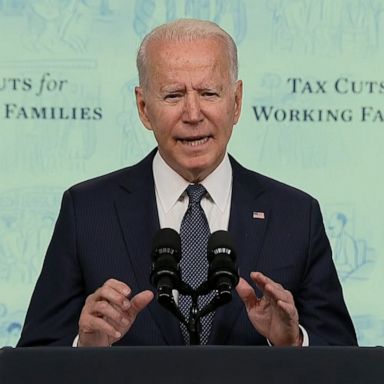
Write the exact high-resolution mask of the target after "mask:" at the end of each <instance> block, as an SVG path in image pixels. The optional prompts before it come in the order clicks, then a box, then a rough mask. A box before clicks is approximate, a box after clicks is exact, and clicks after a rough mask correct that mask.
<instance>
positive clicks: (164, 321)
mask: <svg viewBox="0 0 384 384" xmlns="http://www.w3.org/2000/svg"><path fill="white" fill-rule="evenodd" d="M155 153H156V151H153V152H152V153H151V154H150V155H148V156H147V157H146V158H145V159H144V160H143V161H142V162H140V163H139V164H137V165H136V166H134V167H132V168H130V169H128V171H127V174H126V176H125V178H124V179H122V181H121V183H120V189H119V192H118V194H117V196H116V198H115V206H116V211H117V215H118V219H119V222H120V225H121V229H122V233H123V236H124V240H125V244H126V247H127V250H128V257H129V258H130V261H131V264H132V269H133V271H134V274H135V277H136V281H137V285H138V289H139V291H143V290H145V289H150V290H152V291H153V287H152V286H151V284H150V281H149V274H150V268H151V258H150V254H151V246H152V238H153V236H154V234H155V232H156V231H157V230H159V229H160V224H159V219H158V213H157V207H156V196H155V187H154V180H153V173H152V161H153V157H154V154H155ZM148 309H149V311H150V313H151V315H152V318H153V321H154V322H155V323H156V324H157V326H158V328H159V329H160V331H161V333H162V335H163V337H164V339H165V342H166V343H168V344H172V345H174V344H181V343H182V336H181V332H180V329H179V324H178V322H177V320H176V319H174V317H173V315H172V314H170V313H169V312H168V311H166V310H165V309H164V308H162V307H161V306H160V305H159V304H158V303H157V302H156V301H155V300H154V301H153V302H152V303H151V304H150V305H149V307H148Z"/></svg>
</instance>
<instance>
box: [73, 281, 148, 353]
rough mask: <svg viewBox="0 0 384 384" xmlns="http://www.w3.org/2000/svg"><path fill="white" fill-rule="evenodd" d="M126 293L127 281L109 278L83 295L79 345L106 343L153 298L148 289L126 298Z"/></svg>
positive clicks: (125, 328)
mask: <svg viewBox="0 0 384 384" xmlns="http://www.w3.org/2000/svg"><path fill="white" fill-rule="evenodd" d="M130 293H131V289H130V288H129V287H128V285H126V284H124V283H122V282H121V281H118V280H114V279H110V280H107V281H106V282H105V283H104V285H103V286H102V287H100V288H99V289H97V290H96V291H95V292H94V293H93V294H91V295H89V296H88V297H87V299H86V301H85V304H84V307H83V309H82V311H81V315H80V319H79V342H78V346H79V347H102V346H109V345H112V344H113V343H115V342H116V341H118V340H119V339H121V338H122V337H123V336H124V335H125V334H126V332H127V331H128V330H129V328H131V326H132V324H133V322H134V321H135V319H136V316H137V315H138V314H139V312H140V311H141V310H142V309H144V308H145V307H146V306H147V305H148V304H149V303H150V302H151V300H152V299H153V293H152V292H151V291H143V292H140V293H138V294H137V295H136V296H134V297H132V298H131V299H128V296H129V294H130Z"/></svg>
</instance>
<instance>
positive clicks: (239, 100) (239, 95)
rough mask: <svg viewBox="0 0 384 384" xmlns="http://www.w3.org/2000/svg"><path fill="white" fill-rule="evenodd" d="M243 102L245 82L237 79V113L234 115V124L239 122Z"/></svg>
mask: <svg viewBox="0 0 384 384" xmlns="http://www.w3.org/2000/svg"><path fill="white" fill-rule="evenodd" d="M242 103H243V82H242V81H241V80H237V81H236V85H235V113H234V116H233V124H237V122H238V121H239V117H240V113H241V106H242Z"/></svg>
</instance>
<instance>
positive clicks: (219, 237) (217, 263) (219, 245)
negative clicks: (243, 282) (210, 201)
mask: <svg viewBox="0 0 384 384" xmlns="http://www.w3.org/2000/svg"><path fill="white" fill-rule="evenodd" d="M207 256H208V261H209V268H208V284H209V286H210V288H211V289H215V290H217V292H218V294H219V297H220V298H221V300H223V302H228V301H230V300H231V299H232V290H233V288H234V287H236V285H237V283H238V282H239V274H238V270H237V265H236V252H235V250H234V245H233V241H232V238H231V235H230V233H229V232H228V231H216V232H213V233H212V235H211V236H210V238H209V240H208V252H207Z"/></svg>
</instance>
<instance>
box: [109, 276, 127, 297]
mask: <svg viewBox="0 0 384 384" xmlns="http://www.w3.org/2000/svg"><path fill="white" fill-rule="evenodd" d="M103 286H107V287H111V288H113V289H114V290H115V291H117V292H119V293H120V294H122V295H123V296H126V297H127V296H129V295H130V293H131V288H130V287H129V286H128V285H127V284H125V283H123V282H122V281H119V280H116V279H109V280H107V281H106V282H105V283H104V284H103Z"/></svg>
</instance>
